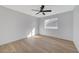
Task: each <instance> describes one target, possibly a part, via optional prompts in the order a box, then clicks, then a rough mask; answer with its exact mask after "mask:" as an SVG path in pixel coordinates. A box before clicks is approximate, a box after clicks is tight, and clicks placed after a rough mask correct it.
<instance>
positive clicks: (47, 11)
mask: <svg viewBox="0 0 79 59" xmlns="http://www.w3.org/2000/svg"><path fill="white" fill-rule="evenodd" d="M43 12H52V10H43Z"/></svg>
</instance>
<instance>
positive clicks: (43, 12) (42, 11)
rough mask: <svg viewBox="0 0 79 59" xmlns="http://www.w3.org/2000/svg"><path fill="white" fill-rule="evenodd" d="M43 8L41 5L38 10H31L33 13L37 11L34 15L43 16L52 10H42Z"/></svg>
mask: <svg viewBox="0 0 79 59" xmlns="http://www.w3.org/2000/svg"><path fill="white" fill-rule="evenodd" d="M44 8H45V5H41V7H40V10H34V9H32V10H33V11H38V12H37V13H36V15H37V14H39V13H42V14H43V15H45V12H52V10H44Z"/></svg>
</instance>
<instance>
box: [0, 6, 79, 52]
mask: <svg viewBox="0 0 79 59" xmlns="http://www.w3.org/2000/svg"><path fill="white" fill-rule="evenodd" d="M78 41H79V6H78V5H0V53H78V52H79V42H78Z"/></svg>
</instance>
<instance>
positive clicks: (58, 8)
mask: <svg viewBox="0 0 79 59" xmlns="http://www.w3.org/2000/svg"><path fill="white" fill-rule="evenodd" d="M4 7H7V8H9V9H12V10H15V11H19V12H22V13H25V14H28V15H31V16H35V17H45V16H49V15H54V14H58V13H62V12H67V11H71V10H73V9H74V5H46V6H45V9H51V10H52V12H49V13H45V14H46V15H42V13H40V14H37V15H35V14H36V13H37V11H33V10H32V9H36V10H39V9H40V5H4Z"/></svg>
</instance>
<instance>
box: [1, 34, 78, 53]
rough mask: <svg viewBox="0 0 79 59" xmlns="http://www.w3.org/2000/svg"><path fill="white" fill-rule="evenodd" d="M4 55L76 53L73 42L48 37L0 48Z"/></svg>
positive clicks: (30, 39)
mask: <svg viewBox="0 0 79 59" xmlns="http://www.w3.org/2000/svg"><path fill="white" fill-rule="evenodd" d="M0 52H2V53H4V52H5V53H43V52H44V53H76V52H77V49H76V47H75V45H74V44H73V42H72V41H68V40H62V39H58V38H53V37H47V36H42V35H38V36H34V37H31V38H28V39H21V40H18V41H15V42H12V43H8V44H5V45H2V46H0Z"/></svg>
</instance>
